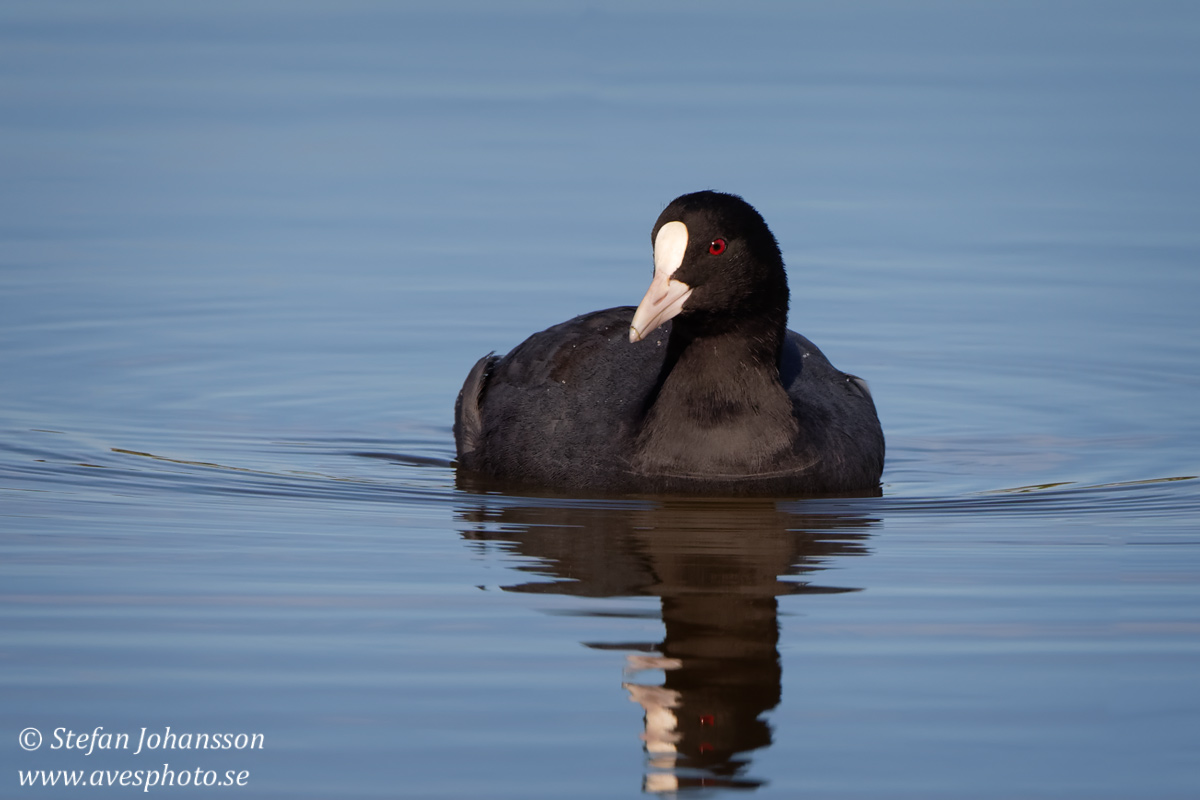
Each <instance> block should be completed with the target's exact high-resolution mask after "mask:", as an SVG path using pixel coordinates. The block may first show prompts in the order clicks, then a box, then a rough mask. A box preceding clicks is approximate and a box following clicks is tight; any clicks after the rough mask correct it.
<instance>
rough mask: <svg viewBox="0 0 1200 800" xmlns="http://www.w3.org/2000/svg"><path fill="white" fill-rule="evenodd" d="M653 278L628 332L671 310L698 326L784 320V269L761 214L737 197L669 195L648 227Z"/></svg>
mask: <svg viewBox="0 0 1200 800" xmlns="http://www.w3.org/2000/svg"><path fill="white" fill-rule="evenodd" d="M651 241H652V242H653V243H654V266H655V278H654V283H653V284H652V285H651V288H650V291H649V292H648V293H647V295H646V299H645V300H643V301H642V306H643V307H647V304H648V303H649V307H647V309H646V310H645V311H643V308H642V307H639V309H638V312H639V313H638V315H637V316H635V320H634V329H635V331H634V333H635V334H636V336H635V337H631V338H641V337H642V336H644V335H645V334H646V333H648V332H649V331H650V330H653V328H654V327H657V326H658V325H661V324H662V323H663V322H665V321H666V320H668V319H671V318H672V317H675V316H678V317H679V322H678V323H677V325H678V324H683V325H686V326H687V327H689V328H692V329H697V330H701V331H705V332H712V333H716V332H720V331H722V330H726V329H730V328H742V327H745V326H747V325H750V326H758V325H763V324H765V325H768V326H771V327H778V328H780V329H781V330H782V329H783V328H784V327H785V326H786V324H787V307H788V287H787V273H786V272H785V271H784V267H783V257H782V255H781V254H780V252H779V244H778V242H776V241H775V236H774V235H773V234H772V233H771V230H770V228H768V227H767V223H766V222H765V221H763V218H762V216H761V215H760V214H759V213H758V212H757V211H755V210H754V207H753V206H751V205H750V204H749V203H747V202H746V201H745V200H743V199H742V198H740V197H738V196H737V195H732V194H723V193H721V192H711V191H704V192H694V193H692V194H685V195H683V196H682V197H678V198H676V199H675V200H674V201H672V202H671V204H670V205H668V206H667V207H666V209H664V210H663V212H662V214H660V215H659V217H658V221H657V222H655V223H654V228H653V230H652V232H651Z"/></svg>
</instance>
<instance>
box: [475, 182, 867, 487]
mask: <svg viewBox="0 0 1200 800" xmlns="http://www.w3.org/2000/svg"><path fill="white" fill-rule="evenodd" d="M651 241H652V242H653V245H654V279H653V281H652V282H651V284H650V289H649V291H647V292H646V296H645V297H644V298H643V299H642V302H641V304H640V305H639V306H638V307H637V308H636V309H634V308H633V307H630V306H624V307H621V308H610V309H607V310H604V311H595V312H592V313H590V314H584V315H582V316H579V317H576V318H575V319H572V320H569V321H567V322H563V323H561V324H559V325H555V326H554V327H551V328H548V329H546V330H544V331H542V332H540V333H535V334H534V335H532V336H530V337H529V338H528V339H526V340H525V341H524V342H523V343H522V344H520V345H518V346H517V347H516V348H515V349H513V351H512V352H510V353H509V354H508V355H506V356H503V357H499V356H496V355H488V356H485V357H484V358H482V359H480V360H479V362H478V363H476V364H475V366H474V368H472V369H471V371H470V373H469V374H468V375H467V379H466V382H465V383H464V384H463V388H462V391H461V392H460V393H459V396H458V402H457V403H456V405H455V413H454V438H455V443H456V445H457V451H458V468H459V471H460V474H466V475H469V476H474V477H475V478H484V479H498V480H500V481H503V482H506V483H511V484H513V485H518V486H524V487H529V488H541V489H552V490H563V491H569V492H582V493H602V494H612V493H629V494H712V495H785V496H797V495H821V494H878V493H879V477H880V474H881V473H882V471H883V457H884V441H883V431H882V428H881V427H880V424H879V418H878V416H877V414H876V412H875V404H874V402H873V400H872V399H871V393H870V391H869V390H868V389H867V385H866V383H865V382H864V381H863V380H862V379H861V378H857V377H855V376H853V375H848V374H846V373H844V372H840V371H839V370H837V369H836V368H835V367H834V366H833V365H832V364H830V363H829V361H828V359H826V358H825V356H824V355H823V354H822V353H821V351H820V350H818V349H817V347H816V345H814V344H813V343H812V342H810V341H809V340H808V339H806V338H804V337H803V336H801V335H800V334H798V333H796V332H794V331H790V330H788V329H787V311H788V285H787V274H786V273H785V271H784V266H783V257H782V255H781V254H780V251H779V244H778V243H777V242H776V240H775V237H774V235H773V234H772V233H771V231H770V229H769V228H768V227H767V224H766V222H764V221H763V218H762V217H761V216H760V215H759V213H758V212H757V211H755V210H754V208H753V207H752V206H750V204H748V203H746V202H745V201H744V200H742V199H741V198H740V197H737V196H735V195H730V194H721V193H718V192H710V191H705V192H696V193H694V194H686V195H683V196H682V197H679V198H677V199H676V200H674V201H673V202H672V203H671V204H670V205H669V206H667V208H666V209H665V210H664V211H663V212H662V214H661V215H660V216H659V218H658V221H657V222H656V223H655V224H654V228H653V230H652V232H651Z"/></svg>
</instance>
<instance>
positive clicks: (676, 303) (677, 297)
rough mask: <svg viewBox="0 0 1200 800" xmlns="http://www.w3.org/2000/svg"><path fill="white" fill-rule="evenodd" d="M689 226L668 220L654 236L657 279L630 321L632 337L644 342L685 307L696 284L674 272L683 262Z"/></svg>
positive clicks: (635, 340) (655, 274)
mask: <svg viewBox="0 0 1200 800" xmlns="http://www.w3.org/2000/svg"><path fill="white" fill-rule="evenodd" d="M687 242H688V229H687V226H686V225H684V224H683V223H682V222H668V223H667V224H666V225H663V226H662V227H661V228H659V229H658V235H657V236H655V237H654V280H653V281H651V282H650V288H649V290H647V292H646V296H645V297H643V298H642V302H641V303H640V304H639V305H638V307H637V311H635V312H634V313H633V321H632V322H631V323H630V325H629V341H630V342H640V341H641V340H642V339H645V338H646V335H647V334H648V333H650V332H651V331H652V330H654V329H655V328H657V327H658V326H659V325H662V324H663V323H664V322H666V321H667V320H669V319H671V318H672V317H674V316H675V315H676V314H678V313H679V312H680V311H682V310H683V304H684V303H685V302H686V301H687V299H688V297H690V296H691V294H692V287H690V286H688V285H687V284H686V283H684V282H683V281H678V280H675V279H674V278H673V277H672V276H673V275H674V274H675V271H676V270H677V269H679V266H680V265H681V264H682V263H683V254H684V252H685V251H686V250H687Z"/></svg>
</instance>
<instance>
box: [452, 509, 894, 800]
mask: <svg viewBox="0 0 1200 800" xmlns="http://www.w3.org/2000/svg"><path fill="white" fill-rule="evenodd" d="M472 500H473V502H472V503H471V505H470V506H469V507H463V508H460V510H459V513H460V518H461V521H462V523H463V528H462V532H463V536H464V537H466V538H467V539H470V540H486V541H491V542H495V543H497V544H499V545H500V546H501V547H502V548H503V549H505V550H508V551H510V552H513V553H514V554H519V555H521V556H523V557H525V558H529V559H533V561H532V563H528V564H525V565H523V566H521V567H518V569H521V570H524V571H528V572H531V573H536V574H537V575H539V576H542V578H543V580H539V581H535V582H528V583H522V584H519V585H514V586H507V587H504V588H505V589H506V590H508V591H518V592H552V593H560V594H569V595H578V596H583V597H631V596H656V597H660V598H661V606H662V621H663V624H664V626H665V628H666V635H665V636H664V637H663V639H662V641H661V642H620V643H588V646H590V647H595V648H600V649H607V650H622V651H628V652H629V655H627V662H628V663H627V671H626V678H627V681H626V682H625V683H624V687H625V689H626V690H627V691H628V693H629V697H630V699H631V700H632V701H634V702H636V703H638V704H639V705H641V706H642V708H643V709H644V710H645V729H644V731H643V733H642V739H643V741H644V743H645V744H644V746H645V751H646V754H647V767H646V775H645V777H644V780H643V788H644V789H645V790H646V791H648V792H675V791H679V790H683V789H688V788H702V787H717V786H720V787H729V788H746V789H753V788H756V787H757V786H760V785H762V783H763V782H764V781H762V780H758V779H755V778H753V777H750V776H749V775H748V773H749V771H750V770H749V768H750V760H749V758H748V757H746V754H747V753H749V752H750V751H752V750H756V749H758V748H761V747H766V746H768V745H769V744H770V743H771V728H770V726H769V725H768V723H767V722H766V720H764V719H763V715H764V714H765V712H767V711H769V710H771V709H773V708H774V707H775V706H776V705H778V703H779V698H780V693H781V680H782V671H781V667H780V663H779V650H778V641H779V623H778V600H777V598H778V597H779V596H780V595H789V594H806V593H832V592H849V591H854V589H852V588H836V587H830V586H821V585H817V584H815V583H812V582H810V580H809V578H810V577H812V573H813V572H815V571H818V570H821V569H823V568H825V567H826V566H827V565H828V562H829V560H830V559H831V558H832V557H834V556H850V555H863V554H865V553H866V552H867V550H866V546H865V540H866V538H867V536H868V535H869V534H868V530H869V528H870V527H871V526H872V525H873V524H874V520H872V519H869V518H867V517H865V516H856V515H854V514H846V513H844V512H843V513H842V514H840V515H831V514H821V515H805V514H804V513H801V512H793V511H789V510H787V509H786V508H785V507H784V506H782V505H780V504H778V503H776V502H775V501H764V500H754V501H749V500H747V501H729V500H722V501H716V500H710V501H706V500H693V499H689V500H677V501H663V502H654V503H649V502H647V503H642V504H636V503H626V504H624V505H622V504H607V505H604V504H597V505H596V506H594V507H580V506H579V505H578V504H572V505H570V506H565V507H564V506H561V505H559V506H556V505H554V504H553V501H549V502H547V501H536V500H530V501H525V502H524V503H523V502H522V501H521V500H520V499H518V498H512V497H495V496H493V497H490V498H489V497H476V498H472ZM546 577H548V578H551V579H552V580H551V581H549V582H547V581H545V580H544V578H546ZM598 613H599V612H598ZM649 670H661V671H662V674H663V676H664V678H665V679H664V680H663V682H662V683H661V684H654V683H650V682H643V680H644V673H645V672H647V671H649Z"/></svg>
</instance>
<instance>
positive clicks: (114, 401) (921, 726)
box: [0, 2, 1200, 798]
mask: <svg viewBox="0 0 1200 800" xmlns="http://www.w3.org/2000/svg"><path fill="white" fill-rule="evenodd" d="M1197 52H1200V15H1198V14H1197V12H1196V10H1195V9H1193V8H1192V6H1190V5H1188V4H1175V3H1165V2H1162V3H1150V4H1144V3H1142V4H1132V3H1103V4H1094V3H1088V4H1082V3H1080V4H1073V3H1064V4H1058V5H1056V6H1054V7H1053V8H1050V9H1048V8H1046V7H1044V6H1043V5H1041V4H1032V3H1030V4H1022V3H1017V4H1005V5H1004V6H1003V7H996V8H994V9H993V8H991V7H989V6H986V5H981V4H968V5H959V4H943V3H934V2H930V3H915V4H906V5H905V6H904V7H903V8H900V7H896V6H894V5H892V4H886V3H879V4H871V3H868V4H865V5H862V4H860V5H856V6H854V7H853V8H851V7H843V6H842V5H838V4H809V5H805V6H803V7H800V8H796V7H793V6H792V5H790V4H772V3H764V4H756V5H754V6H753V7H750V8H746V9H740V8H739V9H738V10H737V11H736V13H735V12H734V11H732V10H731V9H729V8H727V7H724V6H720V5H716V4H705V3H687V4H672V3H655V4H608V5H605V6H597V7H586V6H583V5H562V4H542V3H533V2H531V3H518V4H508V5H506V6H505V7H504V8H503V9H498V8H494V7H493V6H491V5H488V4H478V5H477V4H471V3H452V4H446V3H438V4H429V5H421V4H417V3H413V4H404V5H403V6H389V7H381V6H376V5H373V4H355V3H351V4H339V5H337V6H336V7H334V6H331V5H324V4H318V3H300V4H289V5H287V6H286V7H285V6H279V5H275V4H269V3H250V4H245V3H236V4H235V3H224V2H217V3H208V4H205V5H203V6H186V7H175V6H172V7H167V6H162V5H160V4H154V3H139V2H116V3H107V4H104V5H103V6H95V5H91V4H76V3H59V2H44V3H38V4H35V5H21V4H8V5H5V6H4V7H3V8H2V9H0V170H2V174H3V175H4V176H5V178H4V181H3V183H2V185H0V595H2V597H3V601H2V604H0V629H2V630H3V642H4V647H3V655H2V657H0V685H2V687H3V689H2V691H3V697H4V698H5V702H4V704H3V707H2V708H0V719H2V720H3V728H4V730H5V731H6V733H5V734H4V735H5V736H6V737H7V741H8V744H6V745H4V746H3V747H0V753H3V754H4V755H3V762H4V764H5V771H6V775H5V776H3V777H0V781H3V782H5V785H7V787H8V789H6V790H5V792H4V793H5V794H6V796H7V795H10V794H11V795H12V796H22V795H24V794H28V795H29V796H40V797H58V796H64V797H65V796H77V795H79V794H80V793H84V792H91V793H95V794H96V795H97V796H114V797H116V796H131V795H132V793H133V792H134V791H138V792H140V789H132V788H130V787H125V788H120V787H114V788H100V787H92V788H90V789H88V790H82V789H75V788H72V789H64V788H62V787H61V786H60V787H56V788H49V787H39V788H36V789H35V788H30V787H25V788H21V787H20V785H19V782H18V776H17V775H14V774H13V773H15V772H17V771H18V770H39V769H44V770H59V769H65V770H86V771H88V772H89V773H90V772H91V771H92V770H123V769H129V770H152V769H162V768H163V765H164V764H167V765H169V766H170V768H171V769H175V770H188V769H191V770H194V769H195V768H197V767H200V768H202V769H203V770H210V769H211V770H215V771H217V772H219V773H221V774H224V773H225V771H227V770H233V771H237V770H247V771H248V783H247V784H246V785H245V786H242V787H240V788H216V787H214V788H212V789H203V788H201V789H195V788H188V789H178V788H170V787H165V788H163V787H156V788H155V789H154V790H152V791H154V792H156V793H157V792H160V791H161V792H184V793H190V794H194V795H196V796H208V795H210V794H211V795H221V796H232V795H234V794H237V795H238V796H245V797H263V798H269V797H280V798H282V797H288V798H296V797H314V798H315V797H455V798H458V797H473V796H489V797H513V798H518V797H519V798H529V797H564V796H578V797H597V798H612V797H626V796H636V795H639V794H643V793H650V794H654V793H660V794H663V795H664V796H669V795H670V794H672V793H684V794H686V793H689V792H698V793H700V794H702V795H703V796H727V795H730V794H737V793H743V792H754V793H755V794H757V795H761V796H768V797H769V796H778V797H796V796H804V795H808V796H819V797H864V798H867V797H870V798H874V797H922V798H925V797H964V796H967V797H998V798H999V797H1014V796H1020V797H1047V798H1051V797H1053V798H1061V797H1087V798H1104V797H1111V798H1126V797H1153V798H1184V797H1192V796H1194V794H1195V788H1196V786H1198V785H1200V753H1198V752H1197V748H1196V744H1195V743H1196V742H1197V741H1200V679H1198V678H1197V676H1198V675H1200V644H1198V643H1200V588H1198V587H1200V529H1198V525H1197V520H1198V519H1200V483H1198V480H1197V478H1196V477H1195V476H1197V475H1200V460H1198V458H1197V453H1198V452H1200V416H1198V415H1197V414H1196V412H1195V397H1196V394H1197V390H1198V389H1200V378H1198V375H1200V370H1198V369H1197V365H1198V364H1200V317H1198V316H1197V314H1196V308H1197V305H1198V303H1197V301H1198V299H1200V271H1197V269H1196V265H1197V263H1198V262H1200V234H1198V233H1197V228H1196V225H1195V220H1196V219H1200V162H1198V159H1197V150H1196V148H1195V142H1196V141H1197V140H1198V138H1200V107H1197V105H1196V103H1195V102H1194V94H1195V86H1196V85H1197V80H1198V79H1200V59H1198V58H1197V56H1196V55H1195V54H1196V53H1197ZM700 188H715V189H721V190H726V191H734V192H738V193H740V194H743V195H744V196H745V197H746V198H747V199H748V200H749V201H750V202H751V203H753V204H755V205H756V207H758V208H759V210H760V211H762V213H763V214H764V216H765V217H766V219H767V221H768V223H770V224H771V226H772V228H773V230H774V231H775V233H776V235H777V237H778V238H779V240H780V243H781V245H782V247H783V250H784V256H785V260H786V261H787V263H788V267H789V275H790V281H791V286H792V298H793V299H792V312H791V326H792V327H793V328H795V329H797V330H799V331H801V332H803V333H804V334H805V335H807V336H809V337H810V338H812V339H813V340H814V341H815V342H816V343H817V344H818V345H819V346H821V347H822V349H823V350H824V351H825V352H826V354H827V355H828V356H829V357H830V358H831V360H832V361H833V362H834V363H835V364H837V365H838V366H839V367H841V368H843V369H846V370H849V371H852V372H855V373H857V374H860V375H863V376H864V377H866V378H867V379H868V380H869V381H870V383H871V387H872V390H873V392H874V394H875V397H876V400H877V404H878V406H879V410H880V415H881V418H882V420H883V424H884V429H885V432H886V434H887V436H888V448H889V449H888V463H887V469H886V471H885V473H884V486H883V496H882V497H880V498H865V499H837V500H833V499H823V500H822V499H802V498H778V499H774V500H760V501H730V500H724V499H721V498H704V499H695V500H689V501H683V500H673V499H669V498H576V497H562V496H552V495H545V496H520V495H513V494H503V493H490V494H488V493H484V494H481V493H478V492H475V491H472V490H471V489H470V487H469V486H466V485H464V484H462V483H461V482H460V481H459V480H458V479H457V477H456V475H455V472H454V469H453V465H452V459H453V455H454V446H453V438H452V435H451V431H450V424H451V412H452V406H453V401H454V397H455V394H456V393H457V391H458V387H459V385H460V384H461V381H462V379H463V377H464V376H465V374H466V372H467V370H468V369H469V368H470V366H471V365H472V364H473V363H474V361H475V360H476V359H477V358H478V357H479V356H481V355H483V354H484V353H486V352H489V351H492V350H495V351H499V352H503V351H506V350H507V349H509V348H511V347H512V346H514V345H515V344H517V343H518V342H520V341H521V340H522V339H523V338H524V337H525V336H526V335H528V334H529V333H531V332H533V331H535V330H539V329H541V328H544V327H546V326H548V325H550V324H553V323H556V322H559V321H562V320H563V319H566V318H569V317H570V316H573V315H575V314H578V313H582V312H585V311H588V310H592V309H596V308H603V307H608V306H612V305H626V304H632V303H636V302H637V300H638V299H639V298H640V297H641V294H642V293H643V292H644V290H645V285H646V283H647V281H648V280H649V276H650V269H651V264H650V242H649V231H650V226H651V225H652V223H653V221H654V219H655V218H656V217H657V215H658V213H659V211H660V210H661V208H662V207H663V206H664V205H665V204H666V203H667V202H669V201H670V200H671V199H672V198H673V197H674V196H676V195H678V194H681V193H683V192H687V191H694V190H696V189H700ZM97 726H103V727H104V729H105V730H106V731H110V732H129V733H131V734H133V738H134V739H135V740H136V738H137V734H138V732H139V731H140V730H141V729H142V728H146V729H147V730H148V731H149V732H156V731H157V732H163V731H164V730H165V728H166V727H168V726H169V727H170V728H171V729H172V730H173V731H175V732H187V731H192V732H232V733H238V732H261V733H263V734H264V738H265V742H266V745H265V747H264V748H263V749H262V750H253V751H251V750H241V751H233V750H219V751H200V750H187V749H174V750H161V749H160V750H157V751H154V752H153V753H150V752H143V753H141V754H137V755H134V754H133V752H132V750H127V751H122V750H103V751H101V750H97V751H94V752H92V754H91V755H86V754H85V753H84V752H81V751H73V750H67V749H62V748H60V749H57V750H53V749H51V748H50V743H51V740H52V732H53V731H54V730H55V729H56V728H60V727H62V728H68V729H71V730H73V731H75V732H84V731H86V732H89V733H90V732H91V731H93V730H94V729H95V728H96V727H97ZM28 727H35V728H38V729H39V730H40V731H41V732H42V733H43V734H44V735H45V738H46V743H45V744H44V745H43V747H42V748H40V749H38V750H36V751H32V752H26V751H24V750H22V749H21V748H20V747H19V744H18V743H17V742H16V741H15V740H16V739H17V737H18V734H19V733H20V732H21V731H22V730H23V729H25V728H28Z"/></svg>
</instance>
